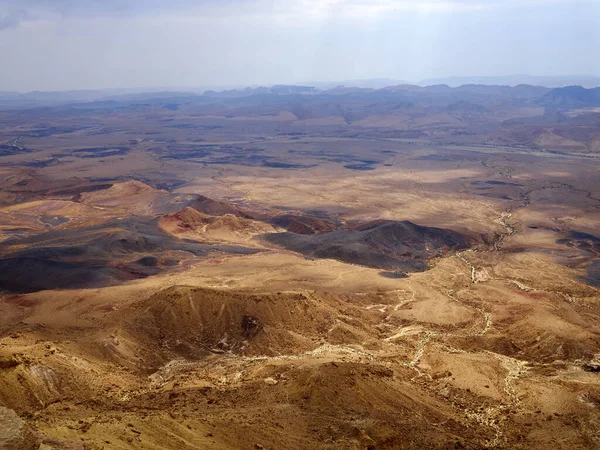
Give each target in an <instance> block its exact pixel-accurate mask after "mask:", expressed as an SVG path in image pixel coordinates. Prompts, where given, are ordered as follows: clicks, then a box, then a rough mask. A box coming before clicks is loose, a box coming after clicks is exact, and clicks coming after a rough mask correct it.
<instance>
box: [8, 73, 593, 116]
mask: <svg viewBox="0 0 600 450" xmlns="http://www.w3.org/2000/svg"><path fill="white" fill-rule="evenodd" d="M594 80H596V81H595V82H594ZM520 81H523V83H519V82H520ZM568 81H573V82H574V83H570V84H567V85H563V84H564V83H567V82H568ZM577 81H578V82H579V83H577ZM551 84H556V85H559V86H558V87H550V85H551ZM598 85H600V78H594V77H572V78H568V77H567V78H564V77H563V78H558V77H531V76H528V75H515V76H507V77H472V78H468V77H453V78H447V79H431V80H424V81H422V82H420V83H419V84H410V83H405V82H398V81H396V80H391V79H377V80H357V81H348V82H345V83H343V84H341V83H340V84H332V83H315V85H309V84H303V85H283V84H280V85H273V86H259V87H246V88H240V89H228V90H206V91H204V92H202V91H198V90H194V89H189V90H187V89H186V90H180V91H177V90H168V89H166V90H165V89H161V90H158V89H156V90H151V89H150V90H144V89H141V88H138V89H110V90H86V91H64V92H51V91H48V92H38V91H35V92H28V93H18V92H0V109H2V110H10V109H28V108H37V107H53V106H61V105H69V106H71V107H88V106H90V107H96V108H98V107H99V108H107V107H114V106H116V105H117V104H123V103H128V104H147V103H152V104H154V103H165V104H167V103H168V104H173V105H176V104H181V103H185V102H191V103H196V104H209V103H214V102H215V101H223V100H235V99H242V98H248V97H257V96H258V97H264V98H267V97H285V96H302V97H309V98H310V97H321V96H328V97H330V96H336V97H343V96H352V98H353V99H355V100H356V99H358V97H357V96H361V95H368V96H370V97H371V98H370V99H369V100H370V101H380V102H381V101H385V100H386V99H388V100H389V98H390V96H395V97H398V96H402V97H403V98H402V100H403V101H405V102H412V101H423V100H424V99H427V98H432V96H435V97H436V102H439V101H440V100H442V101H444V99H445V98H446V99H448V98H453V99H454V100H453V101H452V102H455V101H456V102H463V103H464V102H465V101H468V102H471V103H472V104H477V103H481V102H482V101H484V100H485V99H490V98H497V99H502V100H503V101H506V100H510V99H512V100H519V101H527V102H529V103H531V104H535V105H538V106H544V107H546V108H550V109H572V108H581V107H600V87H595V86H598ZM590 86H594V87H590ZM485 101H487V100H485ZM457 104H458V103H457ZM463 106H464V105H463Z"/></svg>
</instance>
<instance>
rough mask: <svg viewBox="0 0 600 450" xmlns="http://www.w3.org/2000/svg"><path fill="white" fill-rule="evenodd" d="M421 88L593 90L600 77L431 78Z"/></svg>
mask: <svg viewBox="0 0 600 450" xmlns="http://www.w3.org/2000/svg"><path fill="white" fill-rule="evenodd" d="M417 84H418V85H420V86H431V85H434V84H447V85H448V86H451V87H457V86H462V85H465V84H485V85H499V86H518V85H519V84H529V85H532V86H543V87H548V88H557V87H565V86H574V85H577V86H582V87H585V88H593V87H598V86H600V77H594V76H533V75H505V76H498V77H478V76H470V77H446V78H430V79H426V80H421V81H419V82H418V83H417Z"/></svg>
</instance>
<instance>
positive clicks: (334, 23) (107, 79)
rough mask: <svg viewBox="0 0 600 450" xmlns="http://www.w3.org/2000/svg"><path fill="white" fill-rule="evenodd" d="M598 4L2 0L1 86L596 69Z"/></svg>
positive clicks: (570, 0)
mask: <svg viewBox="0 0 600 450" xmlns="http://www.w3.org/2000/svg"><path fill="white" fill-rule="evenodd" d="M599 54H600V0H423V1H418V0H371V1H368V0H229V1H226V0H197V1H193V0H168V1H167V0H165V1H159V0H0V61H1V62H2V66H1V67H2V70H0V91H9V90H19V91H24V90H64V89H94V88H111V87H144V86H172V87H183V86H190V87H192V86H198V87H200V86H225V85H248V84H273V83H293V82H300V81H307V80H322V81H331V80H348V79H361V78H395V79H402V80H419V79H423V78H433V77H442V76H449V75H506V74H515V73H529V74H534V75H575V74H577V75H600V58H599V57H598V55H599Z"/></svg>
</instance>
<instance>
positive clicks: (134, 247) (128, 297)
mask: <svg viewBox="0 0 600 450" xmlns="http://www.w3.org/2000/svg"><path fill="white" fill-rule="evenodd" d="M265 89H266V88H265ZM581 89H583V88H581ZM595 102H597V94H596V90H594V89H589V90H586V89H584V92H583V93H582V92H581V91H580V90H579V89H577V90H573V89H571V88H557V89H549V88H541V87H533V86H525V85H521V86H516V87H513V88H509V87H500V86H480V85H466V86H461V87H458V88H450V87H448V86H429V87H426V88H423V87H418V86H408V85H400V86H393V87H389V88H384V89H377V90H375V89H358V88H356V89H353V88H335V89H331V90H329V91H315V90H311V89H302V87H298V89H297V90H294V89H293V88H289V89H287V90H284V91H282V92H275V91H274V90H273V89H272V90H271V91H269V92H265V91H263V90H261V91H259V92H252V91H251V90H246V91H239V92H238V91H228V92H224V93H216V92H212V93H206V94H205V95H197V96H191V95H190V96H183V95H182V96H177V95H174V96H173V97H172V98H165V97H164V96H161V97H154V96H152V94H147V95H146V96H144V97H143V98H141V97H137V98H136V99H135V100H131V99H130V98H123V99H118V98H117V100H111V101H106V102H104V101H93V102H87V103H74V104H68V105H58V106H47V107H39V108H29V109H25V108H24V109H20V110H10V111H9V110H0V142H1V143H3V144H2V145H0V291H1V293H0V380H1V381H2V382H1V383H0V423H2V424H4V425H5V429H6V430H8V431H7V432H6V436H4V435H2V434H1V433H0V443H3V444H4V445H5V446H7V448H19V449H21V448H22V449H29V448H31V449H38V448H43V449H92V450H95V449H103V448H104V449H134V448H135V449H137V448H140V449H165V448H177V449H197V448H202V449H223V448H232V449H238V448H239V449H304V448H306V449H313V448H323V449H398V448H407V449H409V448H414V449H418V448H469V449H479V448H514V449H519V448H522V449H530V448H569V449H575V448H577V449H579V448H581V449H588V448H598V447H600V433H599V431H598V421H599V420H600V378H599V376H600V375H599V373H598V367H599V365H600V265H599V262H598V261H599V259H598V257H599V254H600V231H599V230H600V183H599V180H600V176H599V174H600V126H599V125H600V113H598V111H597V108H598V106H600V105H598V104H596V103H595ZM3 439H4V441H3ZM10 446H12V447H10Z"/></svg>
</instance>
